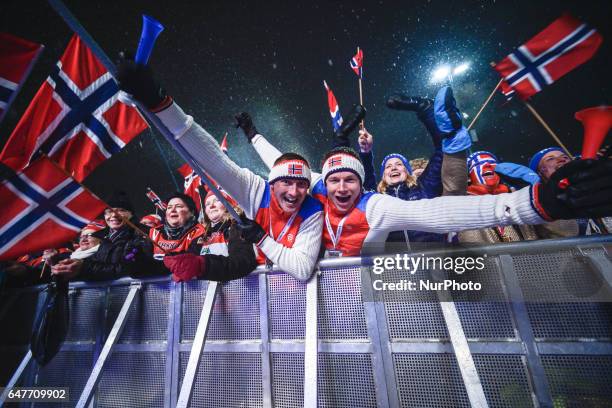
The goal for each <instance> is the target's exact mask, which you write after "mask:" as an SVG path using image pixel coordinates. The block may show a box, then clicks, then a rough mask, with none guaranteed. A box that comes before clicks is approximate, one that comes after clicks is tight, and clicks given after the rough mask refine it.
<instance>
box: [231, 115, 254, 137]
mask: <svg viewBox="0 0 612 408" xmlns="http://www.w3.org/2000/svg"><path fill="white" fill-rule="evenodd" d="M234 118H235V119H236V127H237V128H240V129H242V131H243V132H244V135H245V136H246V138H247V141H248V142H249V143H251V140H252V139H253V138H254V137H255V135H256V134H257V133H259V132H258V131H257V128H256V127H255V125H254V124H253V119H251V115H249V114H248V113H246V112H242V113H239V114H237V115H235V116H234Z"/></svg>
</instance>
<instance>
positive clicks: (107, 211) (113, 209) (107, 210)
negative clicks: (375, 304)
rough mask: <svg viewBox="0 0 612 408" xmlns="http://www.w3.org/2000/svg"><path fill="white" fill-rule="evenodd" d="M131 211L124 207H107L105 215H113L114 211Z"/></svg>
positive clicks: (122, 212)
mask: <svg viewBox="0 0 612 408" xmlns="http://www.w3.org/2000/svg"><path fill="white" fill-rule="evenodd" d="M129 212H130V211H129V210H125V209H123V208H107V209H106V210H104V215H111V214H113V213H120V214H128V213H129Z"/></svg>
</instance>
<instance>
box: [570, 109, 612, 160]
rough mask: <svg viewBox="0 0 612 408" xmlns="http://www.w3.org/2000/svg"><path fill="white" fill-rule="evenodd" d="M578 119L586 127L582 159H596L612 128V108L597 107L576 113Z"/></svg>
mask: <svg viewBox="0 0 612 408" xmlns="http://www.w3.org/2000/svg"><path fill="white" fill-rule="evenodd" d="M574 117H575V118H576V119H578V120H579V121H580V122H582V126H584V140H583V142H582V158H583V159H594V158H595V157H596V155H597V151H598V150H599V148H600V146H601V144H602V143H603V141H604V139H605V137H606V135H607V134H608V131H609V130H610V127H612V106H596V107H594V108H587V109H583V110H581V111H579V112H576V114H575V115H574Z"/></svg>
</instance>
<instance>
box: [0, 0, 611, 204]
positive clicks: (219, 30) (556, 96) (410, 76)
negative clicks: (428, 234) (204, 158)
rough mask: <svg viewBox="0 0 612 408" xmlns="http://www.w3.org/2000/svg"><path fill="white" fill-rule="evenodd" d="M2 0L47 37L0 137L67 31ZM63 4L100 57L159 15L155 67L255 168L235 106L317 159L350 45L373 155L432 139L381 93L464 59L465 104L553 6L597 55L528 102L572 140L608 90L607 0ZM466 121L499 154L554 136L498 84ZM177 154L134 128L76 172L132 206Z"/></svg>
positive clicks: (477, 99)
mask: <svg viewBox="0 0 612 408" xmlns="http://www.w3.org/2000/svg"><path fill="white" fill-rule="evenodd" d="M1 3H2V4H1V5H0V30H1V31H6V32H9V33H12V34H15V35H18V36H21V37H23V38H26V39H28V40H32V41H35V42H39V43H42V44H44V45H45V46H46V48H45V50H44V52H43V54H42V55H41V58H40V59H39V61H38V63H37V64H36V66H35V67H34V70H33V71H32V74H31V75H30V77H29V79H28V81H27V83H26V84H25V86H24V88H23V89H22V91H21V93H20V94H19V96H18V97H17V99H16V101H15V103H14V104H13V106H12V109H11V111H10V112H9V114H8V115H7V117H6V118H5V120H4V121H3V123H2V124H1V125H0V146H2V145H4V142H5V141H6V139H7V138H8V136H9V134H10V133H11V131H12V130H13V128H14V127H15V125H16V123H17V121H18V120H19V118H20V116H21V115H22V113H23V112H24V111H25V109H26V107H27V105H28V103H29V101H30V100H31V98H32V97H33V96H34V94H35V93H36V90H37V89H38V88H39V87H40V85H41V83H42V82H43V81H44V80H45V78H46V77H47V75H48V74H49V73H50V70H51V67H52V66H53V65H54V64H55V63H56V61H57V60H58V59H59V57H60V56H61V54H62V53H63V51H64V49H65V47H66V45H67V44H68V41H69V39H70V37H71V34H72V33H71V31H70V30H69V28H68V26H67V25H66V24H65V23H64V22H63V20H62V19H61V18H60V17H59V16H57V15H56V14H55V12H54V11H53V9H52V8H51V7H50V6H48V5H47V4H46V2H44V1H28V0H21V1H15V0H8V1H7V0H4V1H2V2H1ZM213 3H214V4H213ZM257 3H261V4H257ZM65 4H66V5H67V7H68V8H69V9H70V10H71V11H72V12H73V13H74V14H75V15H76V17H77V18H78V19H79V20H80V22H81V24H82V25H83V26H84V27H85V28H86V29H87V30H88V31H89V33H90V34H91V35H92V36H93V37H94V38H95V39H96V41H97V42H98V44H99V45H100V46H101V47H102V48H103V49H104V50H105V51H106V53H107V55H109V56H110V57H111V58H112V59H115V56H116V55H117V54H118V52H119V51H120V50H122V49H127V50H135V49H136V45H137V42H138V37H139V35H140V26H141V17H140V15H141V14H142V13H147V14H150V15H152V16H154V17H156V18H157V19H159V20H160V21H161V22H162V23H163V24H164V25H165V27H166V29H165V31H164V32H163V33H162V34H161V35H160V37H159V39H158V42H157V46H156V48H155V50H154V53H153V56H152V58H151V61H150V64H151V66H152V67H153V69H154V71H155V73H156V76H157V77H158V79H159V80H160V82H161V83H162V84H163V85H164V87H165V88H166V89H167V90H168V93H169V94H171V95H173V96H174V98H175V100H176V101H177V102H178V103H179V105H181V106H182V107H183V109H185V111H187V112H188V113H190V114H191V115H193V116H194V117H195V119H196V121H197V122H199V123H200V124H201V125H202V126H203V127H204V128H206V129H207V130H208V131H209V132H210V133H211V134H212V135H214V136H215V137H216V138H217V139H218V140H221V137H222V135H223V133H224V132H226V131H229V138H228V142H229V143H228V144H229V155H230V157H231V158H232V159H234V160H235V161H236V162H238V163H239V164H240V165H241V166H245V167H249V168H251V169H253V170H254V171H256V172H258V173H260V174H263V175H267V170H266V169H265V167H264V165H263V163H261V161H260V160H259V158H258V156H257V154H256V153H255V151H254V150H253V149H252V148H251V146H250V145H248V144H247V143H246V141H245V138H244V136H243V135H242V134H241V132H240V133H239V132H238V131H236V129H234V128H233V126H232V117H233V114H234V113H237V112H240V111H247V112H249V113H251V115H252V116H253V118H254V121H255V125H256V126H257V128H258V129H259V131H260V132H261V133H263V134H264V135H265V136H266V137H267V138H268V139H269V140H270V141H271V142H272V143H273V144H275V145H276V146H277V147H278V148H279V149H280V150H282V151H296V152H299V153H302V154H304V155H305V156H306V157H307V158H308V159H309V160H310V161H311V163H313V167H314V168H315V169H317V170H318V169H320V165H319V162H320V159H321V156H322V154H323V153H324V152H325V151H326V150H327V149H328V147H329V144H330V140H331V129H332V128H331V121H330V118H329V111H328V109H327V102H326V101H327V100H326V93H325V90H324V88H323V85H322V81H323V79H325V80H327V82H328V84H329V85H330V86H331V88H332V89H333V91H334V93H335V94H336V97H337V99H338V103H339V105H340V109H341V112H342V113H343V114H344V115H346V114H348V112H349V110H350V107H351V106H352V105H353V104H355V103H357V102H358V101H359V96H358V95H359V94H358V85H357V77H356V76H355V74H354V73H353V72H352V71H351V70H350V68H349V66H348V61H349V59H350V58H351V57H352V56H353V55H354V53H355V51H356V47H357V46H360V47H361V48H362V49H363V50H364V55H365V56H364V84H363V86H364V105H365V106H366V108H367V110H368V114H367V117H366V127H367V128H368V129H369V130H370V132H371V133H372V134H373V135H374V138H375V147H374V148H375V165H376V167H377V168H378V165H379V163H380V160H381V159H382V157H383V156H384V155H386V154H389V153H392V152H399V153H402V154H404V155H405V156H407V157H408V158H409V159H410V158H414V157H419V156H429V155H430V154H431V151H432V145H431V142H430V141H429V137H428V135H427V133H426V131H425V129H424V128H423V127H422V125H421V124H420V123H419V122H418V121H417V120H416V117H415V115H414V114H413V113H409V112H398V111H391V110H389V109H387V108H386V106H385V99H386V96H387V95H389V94H391V93H394V92H403V93H407V94H413V95H421V96H426V95H428V96H432V97H433V95H435V92H436V89H437V86H436V85H434V84H431V83H430V77H431V73H432V71H433V70H434V69H435V68H436V67H438V66H439V65H441V64H442V63H449V64H454V65H456V64H460V63H462V62H470V69H469V70H468V71H467V72H466V73H465V74H464V75H462V76H458V77H455V78H454V80H453V88H454V91H455V96H456V98H457V101H458V104H459V107H460V108H461V109H462V110H463V111H465V112H466V113H467V114H468V115H469V117H470V118H471V117H472V116H473V115H475V114H476V112H477V110H478V109H479V107H480V106H481V104H482V103H483V102H484V100H485V99H486V97H487V95H488V94H489V92H490V91H491V90H492V89H493V87H494V86H495V84H496V83H497V81H498V80H499V77H498V75H497V73H496V72H495V71H493V70H492V69H491V68H490V67H489V62H490V61H499V60H501V59H502V58H503V57H505V56H506V55H507V54H508V53H509V52H511V51H512V50H513V49H514V48H515V47H517V46H518V45H520V44H522V43H523V42H524V41H526V40H528V39H529V38H531V37H532V36H534V35H535V34H537V33H538V32H539V31H541V30H542V29H543V28H544V27H546V26H547V25H548V24H549V23H551V22H552V21H553V20H554V19H556V18H557V17H559V16H560V15H561V14H562V12H563V11H569V12H570V13H571V14H573V15H574V16H576V17H577V18H579V19H581V20H583V21H585V22H587V23H589V24H590V25H591V26H594V27H595V28H597V29H598V30H599V31H600V33H602V35H603V36H604V43H603V45H602V47H601V48H600V49H599V51H598V53H597V54H596V56H595V58H593V59H592V60H591V61H589V62H587V63H586V64H585V65H583V66H581V67H579V68H578V69H577V70H575V71H572V72H570V73H569V74H568V75H567V76H565V77H563V78H562V79H561V80H559V81H558V82H556V83H555V84H553V85H552V86H550V87H548V88H545V89H544V91H543V92H541V93H539V94H537V95H536V96H535V97H533V98H532V103H533V105H534V107H535V108H536V109H537V110H538V111H539V112H540V113H541V115H542V116H543V117H544V118H545V119H546V120H547V121H548V123H549V124H550V126H551V127H552V128H553V129H555V130H556V131H557V133H558V135H559V136H560V137H561V138H562V140H563V141H564V142H565V143H566V145H567V146H568V147H569V148H570V149H572V150H575V151H578V150H579V149H580V145H581V140H582V138H581V136H582V126H581V124H580V123H579V122H577V121H576V120H575V119H574V118H573V115H574V112H576V111H578V110H580V109H582V108H585V107H590V106H595V105H599V104H610V100H609V96H608V95H609V93H610V73H612V64H611V62H610V58H609V56H610V41H611V40H610V39H611V38H612V36H611V35H610V34H611V33H610V21H611V17H612V13H611V8H612V7H611V6H610V4H611V3H609V2H604V1H586V2H585V1H582V2H569V3H568V2H560V1H533V0H518V1H481V2H468V1H453V2H448V1H409V2H408V1H402V2H391V1H387V0H381V1H376V2H363V3H362V2H356V1H350V2H349V1H346V2H339V1H320V2H315V1H311V2H290V1H284V2H273V1H266V2H254V1H224V2H212V1H198V2H195V1H193V2H179V1H163V2H155V1H128V0H125V1H82V0H81V1H77V0H70V1H66V2H65ZM606 4H607V5H606ZM469 121H470V119H467V121H466V122H468V123H469ZM476 130H477V132H478V137H479V139H480V140H479V142H477V143H476V144H475V145H474V146H473V149H478V150H480V149H487V150H491V151H493V152H495V153H497V154H498V156H500V157H501V158H502V159H504V160H507V161H515V162H519V163H523V164H525V163H526V162H527V160H528V159H529V157H530V156H531V155H532V154H533V153H534V152H535V151H537V150H539V149H541V148H543V147H546V146H549V145H552V144H553V143H552V139H551V138H550V136H548V134H547V133H545V131H544V129H543V128H542V127H541V126H540V125H539V124H538V123H537V122H536V121H535V119H534V118H533V117H532V116H531V114H530V113H529V112H528V111H527V109H526V108H525V107H524V106H523V105H522V103H520V102H519V101H517V100H515V101H511V102H508V103H506V102H505V100H504V98H503V97H502V95H501V94H498V95H497V96H496V97H495V98H494V99H493V101H492V103H491V104H490V105H489V106H488V107H487V110H486V111H485V112H484V113H483V115H482V117H481V118H480V119H479V121H478V123H477V125H476ZM160 149H161V151H163V156H164V157H165V159H164V158H162V153H161V152H160ZM166 162H168V164H167V163H166ZM182 163H183V161H182V160H181V159H180V157H179V156H178V155H177V154H176V153H175V152H174V151H173V149H172V148H171V147H170V145H169V144H167V143H166V142H165V140H163V137H162V136H161V135H160V134H158V133H157V131H155V132H154V134H153V133H152V132H151V131H145V132H144V133H143V134H142V135H140V136H138V137H137V138H135V139H134V140H133V141H132V142H131V143H130V144H129V145H128V146H126V148H124V149H123V151H121V152H120V153H119V154H117V155H115V156H113V157H112V158H111V159H110V160H107V161H106V162H105V163H103V164H102V165H101V166H100V167H98V168H97V169H96V170H95V171H94V173H92V174H91V175H90V176H89V177H88V178H87V179H86V180H85V184H86V185H87V186H88V187H90V188H91V189H92V190H93V191H94V192H96V193H97V194H98V195H100V196H101V197H103V198H105V197H107V196H108V195H109V194H111V192H112V191H113V190H115V189H123V190H126V191H128V192H129V194H130V197H131V198H132V200H133V202H134V203H135V204H136V206H137V208H138V209H139V210H140V212H141V213H144V212H151V211H152V210H153V207H152V205H150V204H149V203H148V201H147V200H146V198H145V195H144V193H145V188H146V187H147V186H150V187H152V188H153V189H154V190H155V191H156V192H157V193H159V194H160V195H162V196H163V195H165V194H167V193H170V192H172V191H174V190H175V189H176V187H175V185H177V183H178V185H180V186H181V188H182V180H180V179H179V177H180V176H179V175H178V174H177V173H176V172H175V171H174V169H176V168H177V167H179V166H180V165H181V164H182ZM169 168H171V169H172V172H170V170H169Z"/></svg>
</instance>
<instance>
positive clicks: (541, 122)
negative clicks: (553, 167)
mask: <svg viewBox="0 0 612 408" xmlns="http://www.w3.org/2000/svg"><path fill="white" fill-rule="evenodd" d="M523 102H525V106H527V109H529V112H531V113H532V114H533V116H535V118H536V119H537V120H538V122H540V124H541V125H542V126H544V129H546V131H547V132H548V133H549V134H550V135H551V136H552V138H553V139H555V141H556V142H557V144H558V145H559V146H561V148H562V149H563V150H565V154H567V155H568V156H569V157H570V159H572V160H574V156H572V154H571V153H570V151H569V150H568V148H567V147H565V145H564V144H563V143H562V142H561V139H559V137H558V136H557V135H556V134H555V132H553V130H552V129H551V128H550V126H548V124H547V123H546V122H545V121H544V119H542V117H541V116H540V114H539V113H538V112H537V111H536V110H535V109H534V108H533V106H531V104H530V103H529V102H527V101H523Z"/></svg>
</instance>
